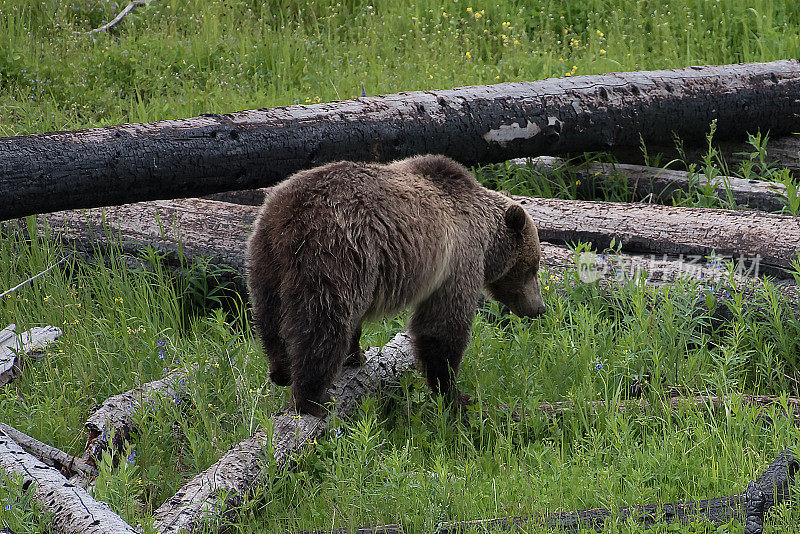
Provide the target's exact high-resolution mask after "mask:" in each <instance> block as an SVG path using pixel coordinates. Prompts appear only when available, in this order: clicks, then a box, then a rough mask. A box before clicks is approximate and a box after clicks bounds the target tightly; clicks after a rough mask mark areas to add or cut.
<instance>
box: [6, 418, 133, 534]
mask: <svg viewBox="0 0 800 534" xmlns="http://www.w3.org/2000/svg"><path fill="white" fill-rule="evenodd" d="M0 469H2V470H3V471H5V473H6V474H7V475H9V476H18V477H21V478H22V481H23V486H24V487H27V486H29V485H30V484H34V490H33V494H34V498H35V499H36V500H37V501H38V502H39V503H40V504H41V505H42V506H43V507H44V509H46V510H50V511H53V512H55V514H54V516H53V519H52V524H51V525H50V526H51V528H53V530H54V531H56V532H64V533H86V534H106V533H107V534H126V533H129V534H135V533H136V531H135V530H134V529H133V528H132V527H131V526H130V525H128V524H127V523H126V522H125V521H123V520H122V518H120V517H119V516H118V515H117V514H115V513H114V512H112V511H111V509H110V508H109V506H108V505H107V504H106V503H104V502H99V501H96V500H94V498H92V496H91V495H89V494H88V493H87V492H86V490H84V489H83V488H80V487H78V486H76V485H75V484H72V483H71V482H70V481H68V480H67V479H66V478H65V477H64V475H62V474H61V473H60V472H59V471H58V470H56V469H53V468H51V467H49V466H47V465H45V464H44V463H42V462H41V461H40V460H37V459H36V458H34V457H33V456H31V455H30V454H28V453H26V452H25V451H24V450H22V447H20V446H19V445H18V444H17V443H16V442H15V441H14V440H13V439H11V437H9V436H8V435H6V434H5V432H3V431H2V430H0Z"/></svg>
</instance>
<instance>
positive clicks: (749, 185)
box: [510, 156, 788, 211]
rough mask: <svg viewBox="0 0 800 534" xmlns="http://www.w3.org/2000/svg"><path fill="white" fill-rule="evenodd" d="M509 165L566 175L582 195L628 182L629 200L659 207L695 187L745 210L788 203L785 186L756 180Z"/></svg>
mask: <svg viewBox="0 0 800 534" xmlns="http://www.w3.org/2000/svg"><path fill="white" fill-rule="evenodd" d="M510 163H511V164H512V165H516V166H520V167H525V166H530V167H531V168H533V169H534V170H536V171H538V172H540V173H543V174H552V173H554V172H556V171H557V170H558V171H561V172H567V173H569V174H570V175H571V176H573V177H575V178H576V179H577V181H578V182H579V185H578V190H579V191H580V192H582V193H583V194H584V195H585V196H590V195H591V196H593V192H594V191H595V190H596V189H597V188H600V187H603V186H607V185H608V183H609V179H610V178H616V177H618V178H621V179H622V180H624V181H626V182H627V183H628V187H629V189H630V191H631V198H630V201H631V202H634V201H640V200H642V199H645V198H648V197H649V198H650V199H651V201H652V202H656V203H659V204H665V203H668V202H669V201H670V200H671V199H672V198H673V197H674V196H675V195H676V193H678V192H680V193H683V194H691V193H693V192H695V191H697V190H698V188H702V187H708V186H711V188H712V189H713V190H714V193H715V195H716V196H717V197H718V198H720V199H723V200H727V199H728V197H729V196H730V199H732V200H733V201H734V202H735V203H736V205H737V206H738V207H748V208H751V209H758V210H763V211H781V210H782V209H783V208H784V207H786V204H787V202H788V197H787V195H786V186H785V185H784V184H781V183H775V182H764V181H759V180H744V179H742V178H735V177H733V176H716V177H714V178H709V177H707V176H706V175H704V174H697V173H696V174H690V173H688V172H685V171H674V170H670V169H660V168H656V167H644V166H641V165H627V164H624V163H592V162H589V163H581V164H577V165H573V164H568V163H567V162H566V161H565V160H563V159H561V158H553V157H550V156H541V157H538V158H533V159H530V160H527V159H514V160H511V161H510Z"/></svg>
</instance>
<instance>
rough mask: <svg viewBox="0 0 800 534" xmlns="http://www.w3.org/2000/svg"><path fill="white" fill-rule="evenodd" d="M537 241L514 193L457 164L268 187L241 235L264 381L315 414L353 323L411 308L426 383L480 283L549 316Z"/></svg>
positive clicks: (352, 345) (328, 171)
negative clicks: (251, 226)
mask: <svg viewBox="0 0 800 534" xmlns="http://www.w3.org/2000/svg"><path fill="white" fill-rule="evenodd" d="M539 255H540V249H539V239H538V234H537V231H536V227H535V226H534V223H533V221H532V220H531V219H530V217H529V216H528V215H527V214H526V213H525V211H524V210H523V209H522V208H521V207H520V206H518V205H517V204H515V203H514V202H513V201H512V200H511V199H510V198H508V197H507V196H504V195H502V194H500V193H497V192H494V191H490V190H488V189H486V188H484V187H482V186H481V185H480V184H479V183H478V182H477V181H476V180H475V177H474V176H473V175H472V174H471V173H470V172H469V171H467V169H465V168H464V167H462V166H461V165H459V164H458V163H456V162H454V161H452V160H450V159H448V158H445V157H443V156H420V157H415V158H410V159H406V160H402V161H397V162H395V163H392V164H390V165H381V164H367V163H351V162H338V163H331V164H328V165H324V166H322V167H318V168H316V169H311V170H307V171H302V172H299V173H297V174H295V175H294V176H292V177H291V178H289V179H287V180H286V181H285V182H283V183H281V184H279V185H278V186H276V187H274V188H272V189H271V190H270V193H269V195H268V197H267V199H266V200H265V202H264V205H263V207H262V208H261V211H260V213H259V216H258V219H257V221H256V226H255V230H254V232H253V235H252V236H251V238H250V240H249V243H248V287H249V290H250V298H251V300H252V305H253V319H254V322H255V327H256V330H257V331H258V333H259V335H260V337H261V340H262V343H263V345H264V349H265V351H266V353H267V355H268V356H269V361H270V378H271V379H272V380H273V382H275V383H276V384H279V385H289V384H292V400H293V407H294V408H295V409H296V410H297V411H299V412H306V413H313V414H320V413H322V408H323V405H324V403H325V402H326V401H327V399H326V398H325V391H326V389H327V388H328V386H330V384H331V382H332V381H333V380H334V379H335V377H336V375H337V374H338V373H339V371H340V369H341V367H342V365H343V364H345V363H347V364H356V365H357V364H359V363H360V362H361V359H362V355H361V349H360V348H359V338H360V336H361V324H362V322H363V321H365V320H368V319H370V318H376V317H380V316H382V315H384V314H389V313H394V312H397V311H399V310H401V309H403V308H406V307H414V308H415V311H414V314H413V316H412V318H411V322H410V324H409V331H410V333H411V336H412V340H413V343H414V348H415V353H416V357H417V361H418V364H419V367H420V369H421V370H422V372H423V374H424V375H425V376H426V378H427V381H428V384H429V386H430V387H431V389H432V390H433V391H434V392H435V393H438V394H442V395H446V396H447V397H448V399H449V400H454V399H456V398H457V391H456V388H455V386H454V378H455V374H456V373H457V372H458V367H459V365H460V363H461V358H462V356H463V354H464V350H465V349H466V346H467V343H468V341H469V334H470V330H471V327H472V320H473V316H474V314H475V303H476V301H477V299H478V296H479V294H480V291H481V289H482V288H485V289H487V290H488V292H489V293H490V294H491V295H492V296H493V297H495V298H497V299H498V300H500V301H501V302H503V303H504V304H506V305H507V306H508V307H509V308H511V311H513V312H514V313H516V314H518V315H525V316H533V315H538V314H540V313H542V312H543V311H544V304H543V302H542V297H541V294H540V291H539V282H538V277H537V273H538V269H539Z"/></svg>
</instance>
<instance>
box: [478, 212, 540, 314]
mask: <svg viewBox="0 0 800 534" xmlns="http://www.w3.org/2000/svg"><path fill="white" fill-rule="evenodd" d="M503 224H504V225H505V228H503V229H502V230H501V232H500V235H502V236H503V237H504V238H505V239H504V241H506V247H502V248H504V249H505V251H504V252H505V254H501V255H502V256H504V260H505V261H503V263H504V264H505V265H504V266H503V267H504V268H503V269H502V271H501V273H500V275H499V277H498V278H496V279H494V280H488V281H487V283H486V288H487V289H488V291H489V293H490V294H491V296H492V298H494V299H496V300H499V301H500V302H502V303H503V304H505V305H506V306H508V307H509V309H511V311H512V312H513V313H514V314H515V315H519V316H520V317H536V316H537V315H541V314H543V313H544V311H545V305H544V300H543V299H542V291H541V288H540V286H539V260H540V257H541V248H540V246H539V232H538V231H537V230H536V225H535V224H534V222H533V220H532V219H531V218H530V216H529V215H528V214H527V213H526V212H525V210H524V209H523V208H522V206H520V205H518V204H511V205H509V206H508V207H507V208H506V209H505V214H504V215H503Z"/></svg>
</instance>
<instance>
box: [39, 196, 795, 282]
mask: <svg viewBox="0 0 800 534" xmlns="http://www.w3.org/2000/svg"><path fill="white" fill-rule="evenodd" d="M519 202H520V204H522V205H523V206H524V207H525V208H526V210H527V211H528V213H530V214H531V216H532V217H533V219H534V221H535V222H536V224H537V225H538V227H539V236H540V238H541V239H542V240H543V241H550V242H555V243H560V244H563V243H573V242H580V241H585V242H589V243H592V244H593V245H594V246H595V247H596V248H597V249H598V250H605V249H606V248H607V247H608V246H609V245H610V243H611V240H612V239H615V240H616V242H617V243H618V244H621V247H622V250H623V251H627V252H632V253H639V254H650V255H651V257H650V258H645V259H642V260H638V261H637V260H631V261H630V262H628V264H629V265H631V266H634V265H640V264H642V263H650V264H651V266H655V267H659V266H658V265H656V264H654V263H652V262H655V261H657V260H658V258H656V256H661V257H663V256H664V255H670V256H676V257H678V259H679V260H683V262H684V264H686V263H688V264H690V265H703V264H706V263H707V260H706V256H709V255H710V254H711V253H712V251H715V253H716V257H717V258H718V260H722V259H725V258H726V257H728V258H730V259H740V260H742V261H743V263H742V266H743V267H744V268H743V269H742V270H743V271H744V272H745V273H746V274H750V275H757V274H762V273H765V274H774V275H777V276H779V277H787V276H788V273H787V271H786V269H789V268H791V261H792V260H793V259H796V258H797V254H798V252H800V218H796V217H791V216H786V215H777V214H766V213H759V212H742V211H727V210H712V209H704V208H682V207H671V206H657V205H645V204H626V203H613V202H584V201H570V200H557V199H530V198H523V197H520V198H519ZM257 213H258V208H257V207H255V206H246V205H234V204H229V203H225V202H218V201H211V200H202V199H186V200H176V201H156V202H150V203H139V204H128V205H124V206H116V207H110V208H104V209H93V210H86V211H66V212H57V213H52V214H49V215H46V216H41V218H40V221H41V222H42V223H44V222H45V221H46V222H47V224H49V226H50V228H51V230H53V232H54V233H55V234H56V235H58V236H60V237H61V238H62V239H64V240H65V241H66V242H67V244H68V245H71V246H74V247H75V248H77V249H78V250H82V251H85V252H92V251H93V250H94V248H95V247H97V246H100V245H102V244H103V243H108V239H109V235H110V236H111V239H112V240H114V241H115V242H116V240H117V238H121V241H122V248H123V251H125V252H129V253H134V254H135V253H136V251H138V250H139V249H141V247H142V246H143V245H150V246H154V247H155V248H156V249H158V250H159V251H161V252H163V253H166V254H167V255H168V256H169V255H172V256H173V257H177V253H178V250H179V249H180V250H181V251H182V253H183V254H184V255H188V254H190V253H191V254H194V255H203V256H207V257H212V258H216V259H215V261H218V262H220V263H221V264H225V265H229V266H231V267H233V268H234V269H236V270H237V271H239V272H241V273H243V272H244V249H245V243H246V240H247V236H248V235H249V233H250V231H251V228H252V224H253V221H254V220H255V217H256V215H257ZM106 229H108V230H109V233H108V235H106ZM112 230H113V231H112ZM544 258H545V260H546V259H547V253H545V254H544ZM673 259H675V258H673ZM665 260H667V258H665ZM665 265H666V264H665ZM672 265H673V267H676V266H678V265H679V264H677V263H673V264H672ZM659 268H660V267H659ZM756 268H757V269H756ZM650 270H653V268H651V269H650ZM690 270H692V271H694V272H696V273H697V274H707V272H706V273H704V272H703V271H702V270H699V269H690ZM698 271H699V272H698ZM672 278H674V276H673V277H672Z"/></svg>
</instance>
